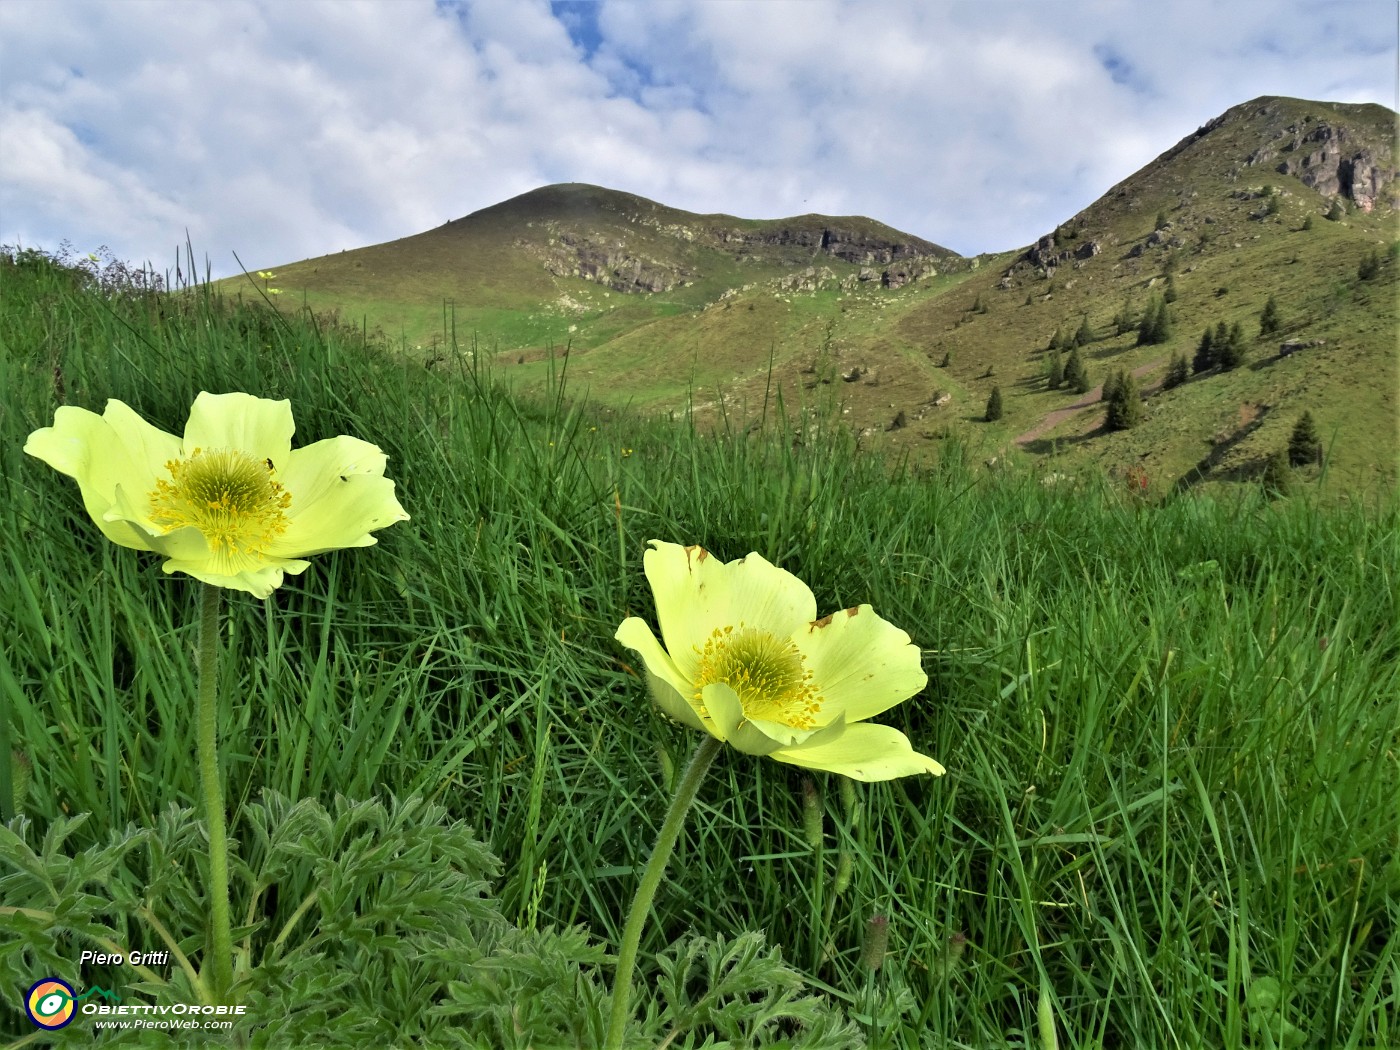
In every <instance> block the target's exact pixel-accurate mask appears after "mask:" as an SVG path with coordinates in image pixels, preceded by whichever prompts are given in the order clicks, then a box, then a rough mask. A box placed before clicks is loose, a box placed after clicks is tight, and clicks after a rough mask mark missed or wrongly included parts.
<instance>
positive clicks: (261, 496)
mask: <svg viewBox="0 0 1400 1050" xmlns="http://www.w3.org/2000/svg"><path fill="white" fill-rule="evenodd" d="M165 469H166V470H168V471H169V472H170V480H169V481H166V480H165V479H163V478H162V479H159V480H157V481H156V487H155V488H154V489H152V490H151V492H150V494H149V496H148V498H149V500H150V505H151V523H152V524H153V525H156V526H159V527H160V528H161V529H162V530H163V531H164V532H166V533H169V532H172V531H174V530H175V529H182V528H186V527H189V526H193V527H194V528H196V529H198V530H199V531H200V532H201V533H202V534H203V536H204V539H205V541H206V542H207V543H208V544H209V552H210V554H211V555H212V556H213V557H214V558H215V559H216V560H219V561H222V562H223V563H224V565H225V571H229V572H237V571H238V570H237V568H236V566H237V565H238V564H239V562H240V561H241V560H242V559H244V558H248V557H252V558H261V557H262V556H263V555H264V554H265V553H266V552H267V550H268V548H269V547H270V546H271V544H272V542H273V541H274V540H275V539H276V538H277V537H278V536H280V535H282V533H284V532H286V531H287V514H286V511H287V508H288V507H290V506H291V504H292V495H291V493H290V492H288V491H287V490H286V489H284V488H283V487H282V485H281V483H280V482H279V481H278V480H277V471H276V468H275V467H274V466H273V465H272V463H271V461H270V460H258V459H256V458H255V457H253V456H251V455H249V454H248V453H246V452H241V451H239V450H238V449H229V448H219V449H210V450H208V451H206V450H204V449H201V448H197V449H195V450H194V451H193V452H191V453H190V455H189V456H188V457H187V458H184V459H172V460H167V461H166V464H165Z"/></svg>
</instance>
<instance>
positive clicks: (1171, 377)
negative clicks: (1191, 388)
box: [1162, 354, 1190, 390]
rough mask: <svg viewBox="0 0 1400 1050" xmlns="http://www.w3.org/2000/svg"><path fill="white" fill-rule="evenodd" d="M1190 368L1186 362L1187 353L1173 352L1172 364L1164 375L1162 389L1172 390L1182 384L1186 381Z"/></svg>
mask: <svg viewBox="0 0 1400 1050" xmlns="http://www.w3.org/2000/svg"><path fill="white" fill-rule="evenodd" d="M1189 374H1190V369H1189V367H1188V366H1187V363H1186V355H1185V354H1172V360H1171V364H1169V365H1168V366H1167V374H1166V375H1165V376H1163V377H1162V389H1163V390H1171V389H1173V388H1175V387H1179V386H1181V384H1182V383H1184V382H1186V379H1187V376H1188V375H1189Z"/></svg>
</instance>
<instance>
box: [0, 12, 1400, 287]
mask: <svg viewBox="0 0 1400 1050" xmlns="http://www.w3.org/2000/svg"><path fill="white" fill-rule="evenodd" d="M587 13H588V15H589V18H590V19H591V24H593V25H596V31H597V34H598V37H597V38H596V39H592V38H590V39H589V40H588V41H587V44H586V46H585V44H584V43H583V41H582V40H580V41H579V42H576V41H575V40H574V39H571V37H570V35H569V25H568V24H566V23H567V22H569V18H565V19H564V20H561V19H560V18H556V17H554V15H553V14H552V13H551V10H550V7H549V5H547V4H546V3H543V2H540V0H534V2H507V0H483V2H477V3H464V4H452V5H448V4H442V5H435V4H434V3H432V2H431V0H395V2H387V0H361V2H342V0H331V2H327V0H307V2H302V3H297V4H284V3H279V2H276V0H201V2H170V0H121V2H118V0H82V2H79V0H6V2H5V3H3V4H0V46H3V53H0V242H10V241H13V240H15V239H16V238H17V237H21V236H22V237H24V239H25V240H26V242H27V243H34V242H35V241H38V242H40V243H42V244H48V245H54V244H56V243H57V242H58V240H60V239H62V238H64V237H67V238H70V239H72V240H73V241H74V242H75V243H78V244H83V245H87V244H96V243H100V242H104V241H105V242H106V243H109V244H111V246H112V247H113V249H114V250H115V251H116V252H117V253H118V254H119V255H123V256H126V257H129V258H133V259H136V260H142V259H146V258H150V259H151V260H152V261H154V262H155V263H156V264H157V265H158V266H159V265H161V264H162V262H163V261H165V259H166V258H167V257H168V254H169V252H170V250H171V248H172V247H173V246H174V245H175V244H177V243H180V242H182V241H183V240H184V236H185V231H186V229H188V230H189V234H190V237H191V239H192V240H193V242H194V244H195V247H196V249H197V250H198V251H202V252H207V253H208V254H209V255H210V256H211V257H212V258H213V260H214V265H215V269H216V271H217V272H219V273H226V272H229V271H230V270H232V269H233V263H232V258H231V254H230V253H231V252H232V251H237V252H238V253H239V255H240V256H241V257H242V258H243V260H244V261H245V262H246V263H248V265H250V266H266V265H276V264H279V263H282V262H286V261H290V260H293V259H297V258H302V257H306V256H309V255H315V254H320V253H323V252H329V251H335V250H338V249H340V248H346V247H355V246H358V245H362V244H368V243H374V242H377V241H382V240H387V239H390V238H393V237H399V236H403V235H406V234H409V233H414V232H418V231H419V230H423V229H427V228H430V227H432V226H436V225H439V224H440V223H442V222H444V221H446V220H447V219H449V218H455V217H458V216H461V215H463V214H466V213H467V212H470V211H473V210H475V209H477V208H481V207H484V206H487V205H489V204H492V203H495V202H497V201H500V200H504V199H506V198H508V197H511V196H513V195H515V194H518V193H521V192H524V191H525V190H528V189H530V188H532V187H533V186H537V185H540V184H543V183H546V182H553V181H587V182H596V183H600V184H603V185H608V186H614V187H617V188H619V189H626V190H630V191H632V192H636V193H641V194H643V195H645V196H648V197H652V198H654V199H656V200H660V201H662V202H664V203H667V204H672V205H675V206H677V207H682V208H688V209H691V210H696V211H728V212H731V213H735V214H740V215H749V216H755V217H763V216H780V215H789V214H797V213H800V212H807V211H825V212H835V213H850V212H861V213H865V214H867V215H870V216H872V217H874V218H877V219H880V220H882V221H884V222H888V223H889V224H891V225H893V226H896V227H899V228H902V229H905V230H908V231H909V232H912V233H917V234H920V235H922V236H925V237H928V238H930V239H932V240H935V241H939V242H940V243H943V244H946V245H948V246H950V247H953V248H956V249H958V250H960V251H963V252H976V251H990V250H999V249H1003V248H1009V247H1015V246H1019V245H1021V244H1024V243H1027V242H1029V241H1030V240H1032V239H1034V238H1035V237H1036V236H1037V235H1039V234H1040V233H1042V232H1044V231H1046V230H1048V229H1050V228H1051V227H1052V226H1053V225H1054V224H1055V223H1057V222H1059V221H1060V220H1062V219H1064V218H1067V217H1068V216H1069V215H1071V214H1073V213H1074V212H1076V211H1078V210H1079V209H1080V208H1082V207H1084V206H1085V205H1087V204H1088V203H1090V202H1091V201H1092V200H1094V199H1095V198H1096V197H1097V196H1099V195H1100V194H1101V193H1103V192H1104V191H1105V190H1107V189H1108V188H1109V186H1111V185H1112V184H1113V183H1115V182H1117V181H1119V180H1120V179H1122V178H1124V177H1126V176H1127V175H1128V174H1130V173H1131V172H1132V171H1133V170H1135V169H1136V168H1137V167H1140V166H1141V165H1142V164H1144V163H1146V162H1148V161H1149V160H1151V159H1152V158H1153V157H1155V156H1156V155H1157V154H1158V153H1160V152H1162V151H1163V150H1165V149H1166V148H1168V147H1169V146H1171V145H1172V144H1173V143H1175V142H1176V141H1177V140H1178V139H1180V138H1181V137H1182V136H1183V135H1185V134H1187V133H1189V132H1190V131H1191V130H1192V129H1194V128H1195V127H1196V126H1197V125H1199V124H1201V123H1202V122H1204V121H1206V120H1208V119H1210V118H1211V117H1213V116H1215V115H1217V114H1218V113H1220V112H1222V111H1223V110H1225V109H1226V108H1228V107H1229V106H1231V105H1234V104H1237V103H1239V102H1243V101H1245V100H1247V99H1249V98H1252V97H1254V96H1257V95H1261V94H1292V95H1299V96H1303V97H1314V98H1330V99H1333V100H1338V101H1381V102H1385V103H1387V104H1390V105H1394V101H1395V100H1394V74H1395V60H1396V52H1395V24H1396V9H1395V7H1394V5H1393V4H1392V3H1389V2H1388V0H1359V2H1356V3H1333V4H1324V5H1314V4H1307V3H1296V4H1281V3H1280V4H1270V5H1250V4H1245V5H1239V4H1234V5H1226V4H1223V3H1206V2H1185V0H1183V2H1177V3H1172V4H1169V5H1154V6H1153V7H1152V8H1151V9H1150V10H1148V9H1145V8H1143V7H1141V6H1140V5H1135V4H1127V3H1121V2H1113V0H1073V2H1071V0H1065V2H1060V3H1056V4H1036V3H995V4H974V3H941V4H923V3H913V2H910V3H886V4H879V5H871V4H863V3H854V2H845V0H840V2H838V0H797V2H788V0H766V2H757V0H730V2H726V3H717V2H707V0H685V2H647V3H638V2H630V0H604V2H603V3H602V4H601V5H600V6H598V7H597V8H593V9H589V11H588V12H587ZM572 24H573V27H574V30H575V32H583V29H581V28H580V27H581V25H582V23H581V20H580V19H579V18H578V17H577V12H575V13H574V15H573V16H572ZM588 31H589V32H590V33H591V32H592V29H589V30H588Z"/></svg>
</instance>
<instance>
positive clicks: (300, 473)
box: [24, 393, 408, 598]
mask: <svg viewBox="0 0 1400 1050" xmlns="http://www.w3.org/2000/svg"><path fill="white" fill-rule="evenodd" d="M294 430H295V425H294V423H293V421H292V408H291V403H290V402H288V401H268V400H265V399H263V398H258V397H254V396H252V395H251V394H242V393H232V394H210V393H201V394H200V395H199V396H198V397H197V398H195V402H194V405H193V406H192V407H191V409H190V415H189V419H188V420H187V422H186V423H185V433H184V437H183V438H178V437H176V436H174V435H173V434H167V433H165V431H163V430H160V429H158V428H157V427H155V426H152V425H151V424H150V423H148V422H146V421H145V420H144V419H142V418H141V417H140V416H139V415H138V414H137V413H136V412H135V411H133V410H132V409H131V408H130V407H129V406H127V405H126V404H124V403H122V402H121V401H116V400H111V401H108V402H107V407H106V410H105V411H104V412H103V414H102V415H100V416H99V415H98V414H97V413H95V412H89V411H88V410H87V409H83V408H75V407H72V406H64V407H62V408H60V409H59V410H58V411H57V413H55V415H54V423H53V426H51V427H45V428H43V429H42V430H36V431H35V432H34V433H33V434H30V435H29V440H28V441H27V442H26V443H25V446H24V451H25V452H28V453H29V454H30V455H31V456H36V457H38V458H39V459H41V460H43V461H44V462H45V463H47V464H48V465H49V466H51V467H53V468H54V469H55V470H58V471H60V472H62V473H64V474H67V475H68V476H69V477H72V478H74V479H76V480H77V482H78V488H79V490H80V491H81V492H82V496H83V505H84V507H86V509H87V512H88V514H90V515H91V516H92V520H93V521H95V522H96V523H97V527H98V528H99V529H101V530H102V533H103V535H105V536H106V537H107V538H108V539H109V540H111V541H112V542H113V543H117V544H120V545H121V546H123V547H131V548H133V549H135V550H146V551H155V552H157V553H159V554H162V555H164V556H165V558H166V559H167V560H166V562H165V565H164V566H163V568H164V569H165V571H166V572H170V573H173V572H183V573H186V574H188V575H190V576H193V577H195V578H196V579H199V580H203V581H204V582H205V583H210V584H214V585H216V586H219V587H231V588H234V589H237V590H242V591H247V592H249V593H250V594H252V595H254V596H256V597H258V598H265V597H267V596H268V595H269V594H271V593H272V591H273V590H274V589H275V588H277V587H279V586H280V585H281V583H282V575H283V573H288V572H289V573H294V574H295V573H300V572H303V571H304V570H305V569H306V568H307V566H308V564H309V563H308V562H306V561H303V560H301V559H303V558H305V557H306V556H308V555H311V554H320V553H322V552H324V551H329V550H336V549H338V548H340V547H366V546H369V545H370V544H372V543H375V542H376V540H375V538H374V537H373V536H371V535H370V533H371V532H374V531H375V530H377V529H382V528H385V527H386V526H389V525H392V524H394V522H396V521H406V520H407V519H408V515H407V514H405V513H404V510H403V507H401V506H399V502H398V500H397V499H396V498H395V497H394V483H393V482H392V481H391V480H389V479H388V478H386V477H384V466H385V463H386V462H387V459H388V457H387V456H385V455H384V453H383V452H381V451H380V450H379V448H378V447H376V446H375V445H371V444H370V443H369V442H367V441H361V440H360V439H358V438H353V437H347V436H343V435H342V436H340V437H334V438H327V439H325V440H323V441H317V442H314V443H313V444H310V445H305V446H303V447H301V448H298V449H293V448H292V433H293V431H294Z"/></svg>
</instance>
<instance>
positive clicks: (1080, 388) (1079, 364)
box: [1065, 346, 1089, 394]
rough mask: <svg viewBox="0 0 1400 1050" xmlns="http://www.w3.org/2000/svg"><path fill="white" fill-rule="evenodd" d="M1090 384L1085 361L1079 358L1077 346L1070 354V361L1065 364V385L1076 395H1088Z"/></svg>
mask: <svg viewBox="0 0 1400 1050" xmlns="http://www.w3.org/2000/svg"><path fill="white" fill-rule="evenodd" d="M1088 382H1089V381H1088V376H1087V375H1086V374H1085V371H1084V359H1083V358H1081V357H1080V356H1079V347H1077V346H1076V347H1075V348H1074V349H1073V350H1071V351H1070V352H1069V360H1067V361H1066V362H1065V383H1066V384H1067V385H1068V386H1069V388H1070V389H1071V390H1073V391H1074V392H1075V393H1076V394H1087V393H1088V392H1089V386H1088Z"/></svg>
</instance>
